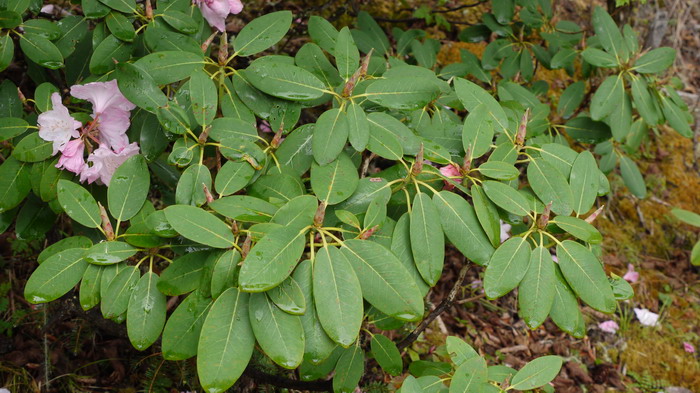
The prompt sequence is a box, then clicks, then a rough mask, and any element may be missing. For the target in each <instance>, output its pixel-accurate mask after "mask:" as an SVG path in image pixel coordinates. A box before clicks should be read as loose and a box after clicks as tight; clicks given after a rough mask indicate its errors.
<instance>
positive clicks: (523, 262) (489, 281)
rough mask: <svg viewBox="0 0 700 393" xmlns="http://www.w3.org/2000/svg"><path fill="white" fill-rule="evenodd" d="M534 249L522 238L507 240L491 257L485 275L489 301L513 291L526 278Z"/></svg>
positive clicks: (485, 289) (485, 286)
mask: <svg viewBox="0 0 700 393" xmlns="http://www.w3.org/2000/svg"><path fill="white" fill-rule="evenodd" d="M531 252H532V249H531V248H530V244H529V243H528V242H527V240H525V239H523V238H522V237H511V238H510V239H508V240H506V241H505V242H504V243H503V244H502V245H501V246H500V247H498V248H497V249H496V251H495V252H494V253H493V255H492V256H491V259H490V260H489V264H488V265H487V266H486V273H485V274H484V292H485V293H486V296H487V297H488V298H489V299H496V298H499V297H501V296H503V295H505V294H506V293H508V292H510V291H511V290H513V289H514V288H515V287H517V286H518V284H520V281H521V280H522V279H523V277H525V273H527V270H528V266H529V264H530V255H531Z"/></svg>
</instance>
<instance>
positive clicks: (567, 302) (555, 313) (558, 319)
mask: <svg viewBox="0 0 700 393" xmlns="http://www.w3.org/2000/svg"><path fill="white" fill-rule="evenodd" d="M554 275H555V277H556V280H555V281H554V303H552V310H551V311H550V313H549V316H550V317H551V318H552V321H553V322H554V323H555V324H556V325H557V326H558V327H559V328H560V329H561V330H563V331H565V332H567V333H569V334H571V335H573V336H575V337H583V336H584V334H586V325H585V323H584V321H583V315H582V314H581V311H580V310H579V308H578V307H579V306H578V301H577V300H576V295H574V293H573V291H572V290H571V288H570V287H569V284H567V282H566V280H565V279H564V276H562V273H561V270H560V269H559V267H558V266H555V268H554Z"/></svg>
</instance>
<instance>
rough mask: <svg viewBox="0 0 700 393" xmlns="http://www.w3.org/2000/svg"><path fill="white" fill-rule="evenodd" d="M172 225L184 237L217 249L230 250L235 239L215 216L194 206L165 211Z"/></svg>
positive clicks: (170, 208) (174, 207)
mask: <svg viewBox="0 0 700 393" xmlns="http://www.w3.org/2000/svg"><path fill="white" fill-rule="evenodd" d="M165 217H166V218H167V219H168V222H169V223H170V225H171V226H172V227H173V229H175V230H176V231H177V232H178V233H179V234H181V235H182V236H184V237H186V238H188V239H190V240H192V241H195V242H198V243H202V244H206V245H207V246H210V247H215V248H229V247H231V246H232V245H233V242H234V237H233V233H232V232H231V229H230V228H229V227H228V226H227V225H226V224H224V222H223V221H221V220H220V219H218V218H216V216H215V215H213V214H211V213H209V212H207V211H205V210H203V209H200V208H198V207H194V206H187V205H172V206H168V207H167V208H166V209H165Z"/></svg>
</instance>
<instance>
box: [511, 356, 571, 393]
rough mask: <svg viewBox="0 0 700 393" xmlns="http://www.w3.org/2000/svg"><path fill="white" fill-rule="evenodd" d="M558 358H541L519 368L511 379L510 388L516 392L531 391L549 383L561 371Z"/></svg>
mask: <svg viewBox="0 0 700 393" xmlns="http://www.w3.org/2000/svg"><path fill="white" fill-rule="evenodd" d="M561 365H562V360H561V358H560V357H559V356H542V357H539V358H537V359H535V360H533V361H531V362H529V363H528V364H526V365H525V367H523V368H521V369H520V371H518V373H517V374H515V376H514V377H513V380H512V381H511V384H510V387H511V388H513V389H517V390H531V389H535V388H538V387H540V386H544V385H546V384H548V383H549V382H551V381H552V380H553V379H554V378H555V377H556V376H557V375H558V374H559V370H561Z"/></svg>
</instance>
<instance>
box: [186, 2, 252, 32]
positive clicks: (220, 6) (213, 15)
mask: <svg viewBox="0 0 700 393" xmlns="http://www.w3.org/2000/svg"><path fill="white" fill-rule="evenodd" d="M193 3H195V4H197V6H198V7H199V10H200V11H202V16H203V17H204V19H206V20H207V22H209V26H212V27H214V28H216V29H217V30H219V31H225V30H226V17H228V16H229V14H238V13H240V12H241V11H243V3H241V0H193Z"/></svg>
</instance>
